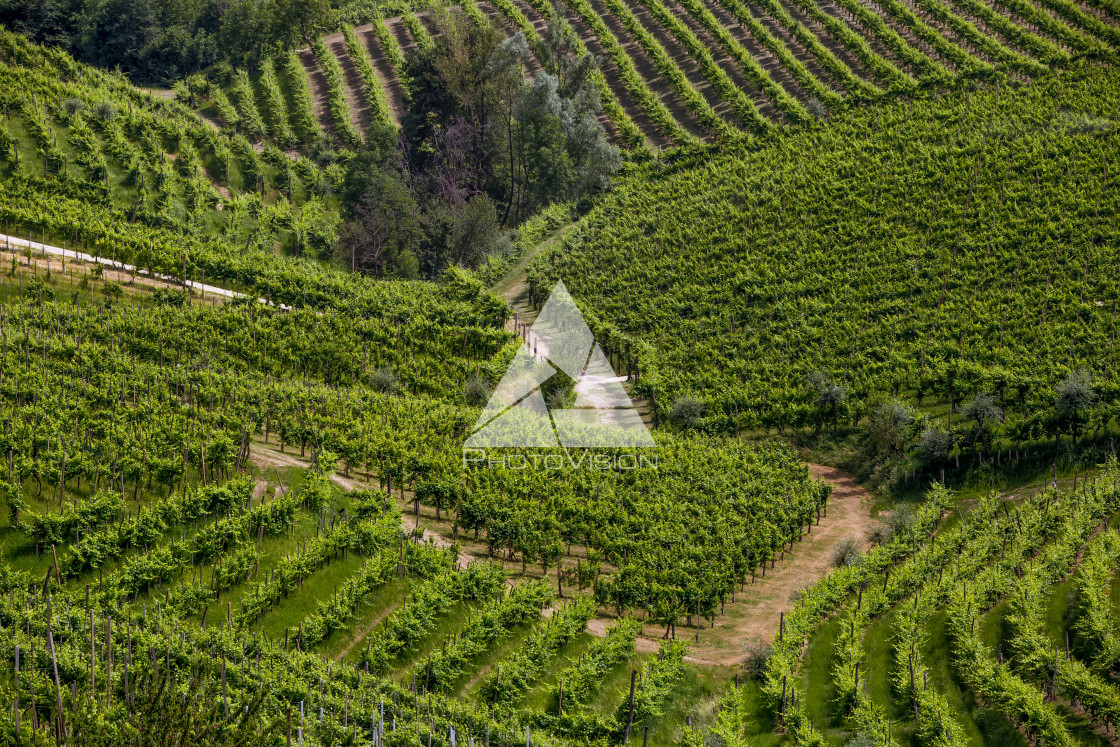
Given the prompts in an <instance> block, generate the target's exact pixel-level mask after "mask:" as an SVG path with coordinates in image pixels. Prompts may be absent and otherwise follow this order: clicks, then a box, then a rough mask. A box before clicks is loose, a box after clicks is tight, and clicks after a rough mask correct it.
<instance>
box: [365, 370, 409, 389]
mask: <svg viewBox="0 0 1120 747" xmlns="http://www.w3.org/2000/svg"><path fill="white" fill-rule="evenodd" d="M369 385H370V386H371V387H373V388H374V389H376V390H377V391H379V392H384V393H385V394H395V393H396V392H398V391H400V388H401V381H400V379H398V378H397V375H396V374H395V373H393V369H391V368H379V369H377V370H376V371H374V372H373V373H372V374H370V377H369Z"/></svg>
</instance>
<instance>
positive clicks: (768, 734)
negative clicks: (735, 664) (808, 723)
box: [739, 680, 782, 747]
mask: <svg viewBox="0 0 1120 747" xmlns="http://www.w3.org/2000/svg"><path fill="white" fill-rule="evenodd" d="M739 693H740V695H739V697H740V707H741V711H740V716H741V717H742V720H743V723H744V724H745V726H746V732H745V733H746V736H747V738H748V739H749V740H750V744H751V745H752V746H753V747H777V745H779V744H781V743H782V737H781V736H780V735H778V734H776V733H775V731H774V730H775V729H776V728H777V726H778V722H777V719H775V718H774V713H773V711H772V710H771V709H770V708H769V707H768V706H767V705H766V696H765V695H764V694H763V692H762V683H761V682H759V681H757V680H740V682H739Z"/></svg>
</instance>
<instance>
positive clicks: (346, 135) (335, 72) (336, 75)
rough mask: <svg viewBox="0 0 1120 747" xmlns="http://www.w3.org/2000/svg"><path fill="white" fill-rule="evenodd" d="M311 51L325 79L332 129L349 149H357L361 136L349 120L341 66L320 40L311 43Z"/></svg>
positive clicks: (348, 105)
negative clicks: (332, 121) (332, 122)
mask: <svg viewBox="0 0 1120 747" xmlns="http://www.w3.org/2000/svg"><path fill="white" fill-rule="evenodd" d="M311 51H312V52H314V53H315V58H316V59H317V60H318V61H319V67H320V68H321V69H322V70H323V76H324V77H325V78H326V79H327V107H328V108H329V109H330V111H331V119H333V120H334V128H335V131H336V132H337V133H338V136H339V138H341V139H342V142H343V143H345V144H346V146H347V147H349V148H358V147H359V146H361V144H362V136H361V135H359V134H358V131H357V129H355V128H354V123H353V122H352V121H351V120H350V103H349V102H348V101H347V100H346V80H345V79H344V78H343V76H342V66H341V65H339V64H338V60H337V59H336V58H335V56H334V54H333V53H332V52H331V50H330V49H328V48H327V45H326V43H325V42H324V41H323V40H322V39H315V40H314V41H312V42H311Z"/></svg>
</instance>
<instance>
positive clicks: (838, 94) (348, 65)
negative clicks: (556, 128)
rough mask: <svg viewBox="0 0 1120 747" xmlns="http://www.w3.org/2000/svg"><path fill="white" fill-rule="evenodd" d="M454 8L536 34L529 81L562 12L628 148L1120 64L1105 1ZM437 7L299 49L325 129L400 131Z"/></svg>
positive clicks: (577, 1)
mask: <svg viewBox="0 0 1120 747" xmlns="http://www.w3.org/2000/svg"><path fill="white" fill-rule="evenodd" d="M440 12H442V11H440ZM453 12H463V13H466V14H467V15H468V16H469V17H471V18H472V19H474V20H475V21H476V22H478V23H483V22H486V23H497V24H499V25H500V26H501V27H502V28H504V29H505V30H506V31H507V33H517V32H520V33H523V34H524V35H525V36H526V38H527V39H528V40H529V42H530V48H531V49H532V50H533V52H534V55H535V57H534V60H533V61H532V62H531V63H530V64H529V65H528V66H527V72H528V73H529V74H530V75H532V74H533V73H534V72H535V71H537V70H539V69H541V62H540V60H541V55H542V54H543V52H544V48H543V47H542V46H541V45H542V44H543V43H544V40H543V37H542V35H543V34H545V33H546V29H547V19H548V18H551V17H553V14H554V13H555V14H556V15H557V17H559V18H563V19H564V20H565V21H566V22H567V33H570V34H573V35H575V37H577V38H578V42H579V44H580V45H581V47H582V48H585V49H587V50H590V51H591V52H592V53H594V54H595V55H596V56H597V58H598V59H599V62H600V72H599V73H597V74H596V85H597V87H598V88H599V91H600V94H601V96H602V99H603V102H604V113H603V121H604V124H605V125H606V126H607V128H608V131H609V132H610V133H611V135H612V137H614V138H615V139H616V140H617V141H618V142H620V143H623V144H626V145H627V146H629V147H640V146H644V145H648V146H654V147H666V146H675V145H689V144H695V143H698V142H713V141H720V140H723V141H727V140H737V139H741V138H743V137H746V136H750V135H761V134H765V133H767V132H770V131H772V130H773V128H775V127H782V126H787V125H800V124H806V123H808V122H811V121H813V120H814V119H818V118H821V117H826V116H828V114H829V113H830V112H836V111H839V110H841V109H843V108H845V107H847V106H850V105H851V104H852V103H856V104H865V103H867V102H872V101H878V100H893V99H895V98H898V97H899V96H916V95H922V94H921V93H920V92H922V91H930V90H933V89H936V88H945V87H951V86H953V85H955V82H956V81H959V80H961V79H971V80H994V79H996V78H997V77H1000V76H1012V77H1014V78H1018V79H1031V78H1038V77H1045V76H1047V75H1049V74H1050V73H1051V71H1052V70H1053V69H1056V68H1061V67H1064V66H1067V65H1069V64H1070V63H1071V62H1072V61H1074V60H1078V59H1082V58H1088V59H1092V60H1097V61H1105V62H1109V63H1112V62H1115V61H1116V59H1117V49H1118V46H1120V19H1118V17H1117V12H1116V9H1115V8H1114V7H1112V5H1111V4H1110V3H1107V2H1103V0H1094V2H1089V0H1085V2H1072V1H1071V0H1047V1H1046V2H1042V1H1041V0H1040V1H1039V2H1033V1H1028V0H1008V1H1003V0H1000V1H994V0H993V1H988V0H955V1H954V0H944V1H943V0H881V1H880V2H871V1H870V0H867V1H866V2H864V1H863V0H828V1H827V2H821V3H818V2H815V0H671V1H670V2H664V0H567V1H566V2H559V3H558V4H557V5H555V6H552V5H550V4H549V3H548V2H547V1H546V0H466V2H464V3H463V4H462V5H461V6H457V7H455V8H454V9H453ZM427 13H428V12H427V11H425V12H422V13H419V14H413V13H406V14H405V15H403V16H400V17H395V18H390V19H376V20H374V21H373V22H372V23H370V24H367V25H364V26H359V27H358V28H356V29H353V30H351V29H346V30H345V32H339V33H336V34H332V35H331V36H329V37H327V38H325V39H324V40H323V43H322V44H318V43H317V44H316V45H315V48H314V49H313V50H305V51H303V52H301V53H300V54H299V62H300V68H302V71H303V74H302V76H300V75H299V70H298V69H296V67H295V66H289V67H288V68H286V70H287V73H288V75H289V76H290V78H292V79H289V80H288V82H287V86H288V88H289V90H296V89H303V88H304V87H305V86H308V87H309V88H310V93H311V97H312V107H313V114H314V120H315V121H316V122H317V123H318V126H319V128H321V129H323V130H324V131H326V132H328V133H329V134H330V135H332V136H333V137H334V138H335V139H336V140H337V141H338V142H340V143H341V144H343V145H352V144H353V143H354V138H355V136H360V134H361V132H362V131H363V129H364V127H366V126H367V125H368V123H369V121H370V120H371V119H373V118H378V117H381V116H382V115H383V114H384V113H386V112H387V114H388V117H389V118H390V119H391V120H392V121H394V122H399V120H400V115H401V112H402V111H403V109H404V108H405V107H407V102H408V84H407V79H406V76H407V74H406V72H405V60H407V58H408V55H409V54H410V52H411V50H413V49H415V48H417V47H420V46H425V45H429V44H432V43H433V39H432V30H433V27H431V25H430V24H429V23H428V20H427ZM344 33H345V36H344ZM348 36H349V37H356V40H357V42H358V43H357V44H351V43H347V37H348ZM435 43H438V40H435ZM367 56H368V61H369V63H370V65H371V66H372V69H373V70H374V71H375V73H376V74H375V75H373V76H370V75H368V73H363V72H362V70H363V67H364V66H365V65H366V57H367ZM294 78H301V79H300V80H295V79H294ZM295 99H299V96H295V98H294V99H293V101H292V103H293V104H294V105H295V108H296V109H301V108H305V107H306V102H302V103H301V102H300V101H298V100H295ZM291 115H292V116H293V117H296V116H305V117H306V116H307V115H306V112H302V113H301V112H296V111H293V112H291Z"/></svg>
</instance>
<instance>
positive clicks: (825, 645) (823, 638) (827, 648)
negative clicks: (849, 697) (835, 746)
mask: <svg viewBox="0 0 1120 747" xmlns="http://www.w3.org/2000/svg"><path fill="white" fill-rule="evenodd" d="M839 634H840V623H839V622H838V621H837V620H835V619H833V620H829V621H828V622H826V623H824V624H823V625H821V626H820V627H819V628H817V629H816V631H814V633H813V635H812V636H810V637H809V646H808V648H807V649H806V651H805V657H804V661H803V664H802V668H801V671H802V683H801V684H802V688H803V693H804V698H805V710H806V712H807V713H808V715H809V720H810V721H811V722H812V724H813V726H814V727H816V729H817V730H818V731H819V732H821V734H823V735H825V736H826V738H828V739H829V740H830V741H831V742H833V743H841V742H843V741H844V738H845V737H846V736H849V735H850V732H848V731H847V730H846V729H845V728H844V724H843V722H842V721H841V720H840V718H839V715H838V714H837V712H836V707H835V702H836V690H835V688H834V687H833V685H832V668H833V666H834V665H835V664H836V638H837V636H839Z"/></svg>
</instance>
